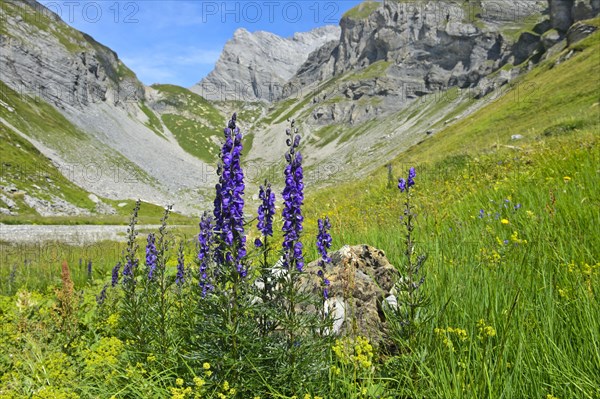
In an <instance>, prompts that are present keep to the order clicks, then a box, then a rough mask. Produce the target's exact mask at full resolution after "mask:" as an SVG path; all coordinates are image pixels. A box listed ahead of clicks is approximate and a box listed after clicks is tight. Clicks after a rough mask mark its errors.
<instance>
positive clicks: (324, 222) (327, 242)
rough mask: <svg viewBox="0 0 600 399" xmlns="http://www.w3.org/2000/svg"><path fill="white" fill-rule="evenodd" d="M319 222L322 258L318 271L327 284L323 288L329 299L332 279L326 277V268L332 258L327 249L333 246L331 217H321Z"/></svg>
mask: <svg viewBox="0 0 600 399" xmlns="http://www.w3.org/2000/svg"><path fill="white" fill-rule="evenodd" d="M317 224H318V226H319V233H318V234H317V249H318V250H319V253H320V254H321V259H320V260H319V271H318V272H317V273H318V275H319V277H321V278H322V279H323V285H324V286H325V288H324V289H323V297H324V298H325V299H327V298H328V297H329V285H330V281H329V280H328V279H327V278H326V277H325V273H324V269H325V266H326V265H327V263H330V262H331V258H330V257H329V254H328V253H327V250H328V249H329V248H331V235H330V234H329V230H330V229H331V223H330V222H329V217H327V216H326V217H325V219H319V220H318V222H317Z"/></svg>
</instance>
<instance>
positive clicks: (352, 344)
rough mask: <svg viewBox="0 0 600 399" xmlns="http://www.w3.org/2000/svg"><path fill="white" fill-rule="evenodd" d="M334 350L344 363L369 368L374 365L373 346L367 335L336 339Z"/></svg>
mask: <svg viewBox="0 0 600 399" xmlns="http://www.w3.org/2000/svg"><path fill="white" fill-rule="evenodd" d="M333 352H334V353H335V355H336V357H337V358H338V360H339V361H340V362H341V363H342V364H353V365H355V366H356V367H358V368H363V369H369V368H371V366H372V365H373V346H371V344H370V343H369V340H368V339H367V338H365V337H361V336H358V337H356V339H352V338H350V337H346V338H343V339H338V340H336V341H335V345H334V346H333Z"/></svg>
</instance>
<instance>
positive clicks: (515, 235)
mask: <svg viewBox="0 0 600 399" xmlns="http://www.w3.org/2000/svg"><path fill="white" fill-rule="evenodd" d="M510 241H511V242H513V243H514V244H527V240H523V239H520V238H519V233H518V232H517V231H514V232H513V233H512V234H511V235H510Z"/></svg>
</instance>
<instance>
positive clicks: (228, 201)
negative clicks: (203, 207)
mask: <svg viewBox="0 0 600 399" xmlns="http://www.w3.org/2000/svg"><path fill="white" fill-rule="evenodd" d="M236 118H237V116H236V114H233V116H232V117H231V120H230V121H229V124H228V126H227V127H226V128H225V130H224V134H225V142H224V143H223V147H222V148H221V164H220V165H219V168H218V172H219V183H218V184H217V185H216V187H215V188H216V196H215V201H214V212H213V214H214V217H215V226H214V231H215V234H216V235H217V236H218V238H219V245H218V247H217V248H216V250H215V260H216V261H217V262H218V263H220V264H223V263H225V262H228V263H234V264H235V266H236V268H237V271H238V273H239V274H240V275H241V276H242V277H245V276H246V274H247V270H246V268H245V267H244V266H243V264H242V259H243V258H244V257H245V256H246V236H245V235H244V213H243V211H244V189H245V188H246V187H245V185H244V172H243V171H242V167H241V163H240V158H241V155H242V149H243V146H242V133H241V132H240V129H239V127H237V126H236Z"/></svg>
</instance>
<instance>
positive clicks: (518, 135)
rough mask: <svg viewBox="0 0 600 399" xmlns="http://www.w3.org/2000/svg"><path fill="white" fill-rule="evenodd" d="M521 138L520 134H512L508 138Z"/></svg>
mask: <svg viewBox="0 0 600 399" xmlns="http://www.w3.org/2000/svg"><path fill="white" fill-rule="evenodd" d="M522 138H523V135H521V134H513V135H512V136H510V139H511V140H521V139H522Z"/></svg>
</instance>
